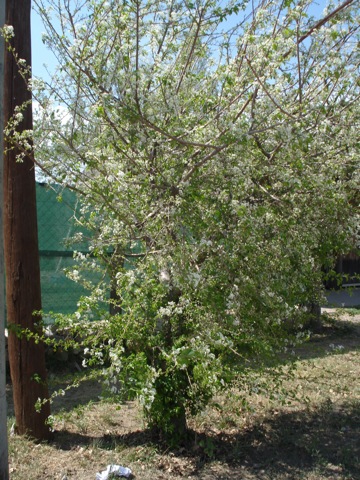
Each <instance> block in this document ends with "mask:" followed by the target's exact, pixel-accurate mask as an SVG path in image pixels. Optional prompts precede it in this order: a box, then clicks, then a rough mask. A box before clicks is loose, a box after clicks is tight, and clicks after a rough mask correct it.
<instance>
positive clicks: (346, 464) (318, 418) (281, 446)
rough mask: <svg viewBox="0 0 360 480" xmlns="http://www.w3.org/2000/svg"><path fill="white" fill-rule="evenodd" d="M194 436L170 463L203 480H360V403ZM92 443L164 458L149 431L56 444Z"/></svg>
mask: <svg viewBox="0 0 360 480" xmlns="http://www.w3.org/2000/svg"><path fill="white" fill-rule="evenodd" d="M190 435H191V438H190V439H189V442H188V443H187V445H186V446H184V447H183V448H181V449H179V450H176V451H173V452H172V453H171V458H173V460H176V459H181V460H182V461H185V462H187V463H188V469H189V471H188V472H186V473H187V474H189V475H198V476H199V478H202V476H201V472H202V471H203V470H204V469H206V468H207V466H208V465H210V464H212V463H214V462H215V463H216V462H217V463H220V464H221V465H224V466H226V472H227V473H226V475H225V476H223V475H222V476H220V477H217V478H228V479H232V478H241V477H239V469H241V468H242V469H246V472H247V473H248V474H251V475H254V476H255V478H259V479H261V478H264V479H265V478H266V479H268V478H271V474H272V472H273V474H274V476H275V473H276V476H278V475H279V474H282V475H284V478H300V477H301V475H303V474H304V472H306V471H310V472H313V471H318V472H321V474H322V475H323V476H325V477H326V478H352V479H360V403H350V404H342V405H340V406H339V405H335V404H332V403H331V401H330V400H327V401H324V402H323V403H322V404H321V405H320V406H319V407H318V408H317V409H316V411H311V412H308V411H301V412H296V413H284V414H279V415H277V416H274V417H273V418H271V419H265V420H263V421H259V422H258V423H256V424H255V425H254V426H253V427H251V428H248V429H245V430H243V431H241V432H239V433H236V434H219V435H206V434H201V435H199V434H195V433H193V432H191V434H190ZM94 442H96V444H97V446H98V447H99V446H100V447H101V448H103V449H106V450H112V449H115V448H120V449H122V448H129V447H137V446H146V445H151V446H152V447H154V446H156V448H157V450H158V451H159V453H161V452H162V445H161V443H160V442H156V439H155V437H154V436H153V435H152V433H151V432H150V431H147V430H144V431H136V432H131V433H127V434H125V435H105V436H103V437H100V438H98V437H91V436H86V435H80V434H73V433H70V432H66V431H61V432H58V433H57V434H56V436H55V440H54V443H55V446H56V447H57V448H59V449H62V450H71V449H73V448H75V447H79V446H82V447H85V448H86V447H90V446H91V445H92V444H93V443H94ZM300 472H301V474H300ZM207 478H212V477H207ZM214 478H216V477H214ZM244 478H245V477H244ZM301 478H303V477H301Z"/></svg>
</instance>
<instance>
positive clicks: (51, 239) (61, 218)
mask: <svg viewBox="0 0 360 480" xmlns="http://www.w3.org/2000/svg"><path fill="white" fill-rule="evenodd" d="M36 197H37V198H36V200H37V216H38V236H39V253H40V272H41V295H42V308H43V311H44V314H45V317H46V314H47V313H48V312H54V313H63V314H69V313H74V312H75V311H76V308H77V303H78V301H79V299H80V297H81V296H82V295H84V294H86V293H88V292H86V290H85V289H84V288H83V287H82V286H81V285H79V284H77V283H76V282H74V281H72V280H70V279H69V278H67V276H66V274H65V271H64V270H65V269H68V268H71V267H73V266H74V265H75V260H74V259H73V251H74V246H72V245H70V243H69V240H70V239H71V238H72V237H73V236H74V235H75V234H76V233H77V232H80V231H81V229H80V228H79V226H78V225H76V222H75V221H74V214H75V213H76V211H77V210H78V209H79V203H78V199H77V196H76V194H75V193H74V192H72V191H71V190H68V189H63V188H62V187H60V186H59V185H56V184H52V185H48V184H44V183H37V184H36ZM76 250H77V251H81V252H82V253H84V254H86V253H88V245H87V243H86V242H83V243H82V244H76Z"/></svg>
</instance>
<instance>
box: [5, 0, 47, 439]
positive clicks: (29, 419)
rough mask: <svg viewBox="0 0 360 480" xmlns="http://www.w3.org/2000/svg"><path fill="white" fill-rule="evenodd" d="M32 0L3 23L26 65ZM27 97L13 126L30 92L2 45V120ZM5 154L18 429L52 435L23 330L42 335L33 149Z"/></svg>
mask: <svg viewBox="0 0 360 480" xmlns="http://www.w3.org/2000/svg"><path fill="white" fill-rule="evenodd" d="M30 15H31V0H6V17H5V18H6V22H5V23H6V25H11V26H12V27H13V29H14V34H15V36H14V38H12V40H11V45H12V47H13V48H14V49H15V51H16V53H17V55H18V58H20V59H24V60H25V61H26V63H27V65H31V29H30ZM25 102H28V104H27V106H26V108H24V110H23V111H22V114H23V120H22V121H21V123H20V125H19V126H18V127H17V130H18V131H23V130H32V128H33V121H32V105H31V92H30V91H29V89H28V88H27V84H26V82H25V81H24V79H23V78H22V76H21V75H20V73H19V68H18V65H17V62H16V61H15V59H14V56H13V54H12V53H11V52H9V51H7V50H6V51H5V77H4V120H5V124H6V123H7V121H8V120H9V119H10V118H11V117H12V115H13V114H14V111H15V108H16V107H17V106H21V105H24V103H25ZM5 148H7V150H5V154H4V251H5V267H6V305H7V322H8V330H9V338H8V348H9V361H10V372H11V380H12V385H13V396H14V408H15V417H16V426H17V432H18V433H19V434H27V435H30V436H32V437H34V438H36V439H41V440H44V439H48V438H50V436H51V433H50V429H49V426H48V425H47V418H48V416H49V415H50V405H49V402H46V403H45V404H44V405H43V406H42V408H41V409H40V411H39V412H37V411H36V410H35V403H36V402H37V400H38V399H47V398H48V388H47V376H46V368H45V349H44V344H43V343H42V342H41V341H40V342H35V341H34V339H33V338H30V339H28V338H27V337H26V336H25V335H23V334H22V332H23V331H24V330H28V331H30V332H32V333H33V334H35V335H36V334H38V335H40V336H41V334H42V327H41V325H40V323H41V318H40V317H39V315H38V314H34V312H35V311H39V310H41V288H40V266H39V251H38V232H37V217H36V188H35V171H34V162H33V157H32V152H29V154H28V155H25V157H24V158H23V161H22V162H21V163H19V162H17V154H18V153H19V151H18V149H17V148H16V146H15V145H13V144H12V142H11V140H10V139H5Z"/></svg>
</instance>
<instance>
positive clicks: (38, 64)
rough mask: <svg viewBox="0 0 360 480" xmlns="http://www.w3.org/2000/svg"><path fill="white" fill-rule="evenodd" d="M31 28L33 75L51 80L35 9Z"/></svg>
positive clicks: (319, 4)
mask: <svg viewBox="0 0 360 480" xmlns="http://www.w3.org/2000/svg"><path fill="white" fill-rule="evenodd" d="M326 3H327V2H326V0H317V1H314V2H313V7H312V8H311V13H312V14H313V15H314V16H315V17H317V18H321V17H322V12H323V9H324V7H325V5H326ZM339 3H340V2H339ZM31 28H32V42H31V43H32V70H33V75H34V76H37V77H42V78H43V79H44V80H49V75H48V73H47V71H46V68H45V67H44V65H47V68H48V70H49V71H50V72H51V71H52V72H53V71H54V70H55V68H56V64H57V61H56V58H55V56H54V55H53V53H52V52H51V51H50V50H48V49H47V48H46V47H45V45H44V44H43V42H42V33H43V32H44V31H45V28H44V26H43V24H42V21H41V18H40V17H39V15H38V14H37V13H36V12H35V10H34V9H33V10H32V14H31Z"/></svg>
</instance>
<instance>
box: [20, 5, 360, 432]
mask: <svg viewBox="0 0 360 480" xmlns="http://www.w3.org/2000/svg"><path fill="white" fill-rule="evenodd" d="M35 3H36V5H37V7H38V9H39V11H40V13H41V14H42V16H43V19H44V22H45V25H46V28H47V33H46V34H45V36H44V41H45V42H46V44H47V45H48V46H49V48H51V49H52V50H53V51H54V52H55V54H56V55H57V58H58V60H59V69H58V71H57V73H56V74H55V75H54V77H53V79H52V82H51V84H50V85H46V84H45V83H44V82H41V81H39V82H38V83H36V85H33V87H34V94H35V95H36V98H37V100H38V102H39V104H40V106H41V108H40V109H39V114H38V117H37V127H36V130H35V133H34V135H35V152H36V156H35V158H36V159H37V161H38V162H39V163H40V166H41V168H42V171H43V172H45V174H46V175H48V176H49V177H51V178H55V179H56V180H57V181H60V182H61V183H62V184H63V185H66V186H70V187H71V188H73V189H74V190H77V191H78V192H79V194H80V195H82V204H83V209H82V216H81V218H79V219H78V221H79V222H82V223H83V224H85V225H86V226H87V228H90V229H91V230H92V231H93V232H94V234H93V238H92V253H93V255H92V256H91V257H88V258H83V257H82V256H80V255H79V256H78V260H79V268H78V269H77V270H76V272H75V274H74V273H73V275H76V277H81V275H80V274H79V272H80V271H81V268H85V267H86V268H95V269H98V268H99V263H98V262H96V261H95V260H94V256H95V257H96V258H98V259H99V261H100V262H101V265H103V267H104V271H105V272H106V275H104V276H103V279H102V280H101V281H100V282H99V283H97V284H96V285H93V289H92V294H91V295H90V296H89V297H86V298H83V300H82V302H81V303H80V306H79V311H78V312H77V317H78V318H86V315H87V313H88V312H89V311H90V310H93V309H94V308H97V307H96V306H98V305H100V304H101V301H103V300H104V299H106V298H108V291H109V289H110V288H111V290H112V295H111V302H112V304H113V307H114V308H115V315H112V316H109V317H106V318H107V322H105V325H106V326H107V328H108V336H109V338H111V341H110V342H109V359H110V364H111V365H110V368H109V371H108V375H109V382H110V385H112V386H113V389H114V390H115V389H118V388H119V385H121V382H120V381H121V380H122V381H124V382H126V389H127V390H128V391H129V390H132V391H134V392H136V393H137V394H138V395H139V398H140V399H141V401H142V402H143V404H144V408H145V411H146V413H147V415H148V418H149V421H150V424H152V425H154V426H157V427H159V428H160V430H161V431H162V432H163V433H165V434H168V435H170V436H171V437H172V438H174V435H175V432H176V433H177V434H178V436H181V435H182V434H183V433H184V432H185V429H186V415H187V414H189V413H190V414H191V413H196V412H197V411H199V409H201V408H203V406H204V405H205V404H206V403H207V402H208V401H209V399H210V398H211V397H212V396H213V395H214V393H215V392H216V391H217V390H218V389H219V388H222V387H223V386H224V385H226V384H227V382H229V381H230V380H231V377H232V369H234V368H235V367H234V366H235V365H238V366H239V368H240V367H241V366H244V365H245V363H244V362H246V359H247V358H249V357H251V358H257V359H259V358H262V356H263V355H264V354H266V353H268V352H271V351H273V349H274V348H275V347H278V346H279V345H280V344H283V341H284V340H285V341H286V340H288V338H289V332H288V324H289V319H291V320H292V321H294V322H295V321H296V319H298V321H299V322H300V323H301V322H302V321H303V318H302V315H303V310H302V309H301V308H299V305H306V304H309V303H312V302H316V301H317V300H318V299H319V292H321V285H322V280H323V273H322V272H323V269H324V267H326V268H329V267H331V266H332V264H333V262H334V258H335V257H336V255H337V254H339V253H340V252H342V251H344V250H346V248H348V247H349V245H350V243H351V242H352V243H354V242H356V238H357V237H356V235H357V232H358V210H357V206H358V193H357V185H358V181H359V176H358V175H359V173H358V161H359V160H358V158H359V157H358V155H359V128H358V125H359V108H358V104H359V80H358V78H359V53H358V51H357V45H358V41H359V11H358V10H357V9H356V8H355V7H354V8H352V6H351V4H352V3H353V2H351V1H347V2H345V3H344V4H343V5H341V6H340V7H338V6H337V5H336V4H333V3H331V4H329V6H328V7H327V8H326V9H325V11H324V14H323V17H321V19H320V20H316V19H315V18H313V17H312V16H311V7H312V2H311V1H308V0H294V1H291V0H285V1H277V0H261V1H260V2H259V3H258V5H257V6H256V7H250V6H247V5H246V4H245V3H244V4H243V3H242V2H236V1H230V2H227V3H226V4H224V3H223V2H217V1H215V0H195V1H185V2H183V1H177V0H163V1H160V0H150V1H149V0H147V1H145V0H143V1H142V0H129V1H118V0H111V1H108V2H107V1H98V0H93V1H90V2H86V5H85V4H84V3H83V2H78V1H75V0H74V1H73V2H69V1H65V0H64V1H63V2H62V1H60V2H52V1H49V2H44V3H43V2H42V0H36V2H35ZM49 5H50V6H49ZM54 15H55V16H57V18H58V20H56V21H54V20H53V16H54ZM19 141H20V140H19ZM23 141H24V139H23ZM25 143H26V141H25ZM109 278H110V280H109ZM99 302H100V303H99ZM113 310H114V309H113ZM116 311H117V312H118V313H116ZM113 313H114V311H113ZM99 314H100V313H99ZM101 315H103V316H104V318H105V313H101ZM119 382H120V383H119Z"/></svg>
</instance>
